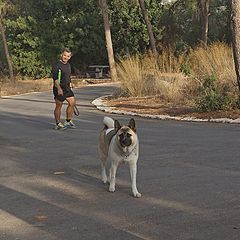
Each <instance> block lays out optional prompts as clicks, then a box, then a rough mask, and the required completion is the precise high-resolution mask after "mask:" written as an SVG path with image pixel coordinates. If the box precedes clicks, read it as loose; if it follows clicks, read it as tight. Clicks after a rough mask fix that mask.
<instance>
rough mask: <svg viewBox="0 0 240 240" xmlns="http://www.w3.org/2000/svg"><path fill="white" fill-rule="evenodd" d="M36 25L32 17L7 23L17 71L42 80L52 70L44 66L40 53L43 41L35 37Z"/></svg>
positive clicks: (9, 41)
mask: <svg viewBox="0 0 240 240" xmlns="http://www.w3.org/2000/svg"><path fill="white" fill-rule="evenodd" d="M36 25H37V22H36V21H35V19H34V18H32V17H30V16H28V17H18V18H17V19H16V20H8V21H7V22H6V26H7V29H8V31H9V32H10V33H9V35H8V44H9V47H10V49H11V54H12V61H13V66H14V69H15V71H16V72H18V73H19V74H21V75H27V76H30V77H34V78H40V77H45V76H46V75H47V74H49V72H50V69H49V68H47V67H46V66H44V65H43V61H42V58H41V54H40V53H41V52H40V51H39V50H40V44H41V41H40V39H39V37H37V36H34V28H35V27H36Z"/></svg>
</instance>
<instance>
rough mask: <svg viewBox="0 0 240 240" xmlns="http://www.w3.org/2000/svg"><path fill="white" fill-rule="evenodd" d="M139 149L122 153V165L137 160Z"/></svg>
mask: <svg viewBox="0 0 240 240" xmlns="http://www.w3.org/2000/svg"><path fill="white" fill-rule="evenodd" d="M137 156H138V154H137V149H133V150H132V151H131V152H128V151H126V152H122V153H121V158H120V159H119V160H120V162H121V163H128V162H130V161H132V160H136V159H137Z"/></svg>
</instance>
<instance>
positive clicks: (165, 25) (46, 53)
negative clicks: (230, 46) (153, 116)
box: [0, 0, 231, 77]
mask: <svg viewBox="0 0 240 240" xmlns="http://www.w3.org/2000/svg"><path fill="white" fill-rule="evenodd" d="M3 2H5V1H3ZM161 2H162V1H159V0H145V4H146V8H147V10H148V14H149V19H150V20H151V24H152V27H153V32H154V36H155V39H156V44H157V49H158V50H159V51H160V52H161V51H162V50H163V49H165V48H166V47H171V48H174V49H175V54H176V56H178V55H181V53H182V52H184V53H186V52H188V51H189V49H190V48H191V47H193V46H195V45H196V44H197V42H198V38H199V34H200V23H199V16H198V14H199V13H198V9H197V4H196V3H197V1H196V0H186V1H176V2H173V3H171V4H168V5H162V4H161ZM211 4H212V5H211V8H210V12H211V14H210V19H209V20H210V21H209V40H210V41H213V40H214V41H215V40H225V41H228V42H229V41H230V40H231V39H230V37H229V36H230V34H229V25H228V19H229V13H230V11H229V9H230V8H229V1H227V0H216V1H211ZM11 6H12V7H11V11H6V16H5V21H4V24H5V26H6V36H7V41H8V45H9V50H10V54H11V55H12V59H13V61H14V68H15V72H16V73H18V74H21V75H27V76H32V77H40V76H45V75H48V74H49V70H50V66H51V64H52V63H53V61H55V60H56V58H57V57H58V54H59V53H60V51H61V49H62V48H64V47H66V46H67V47H69V48H71V49H72V51H73V57H72V59H71V63H72V64H73V65H74V66H75V67H77V68H79V69H83V68H85V67H86V66H87V65H89V64H107V62H108V59H107V52H106V44H105V36H104V29H103V20H102V15H101V11H100V8H99V6H98V1H95V0H14V4H12V5H11ZM108 6H109V17H110V21H111V32H112V40H113V48H114V52H115V55H116V56H119V57H122V56H126V55H131V54H139V53H140V54H141V53H144V52H146V51H147V50H148V49H149V48H150V46H149V39H148V34H147V28H146V25H145V22H144V18H143V16H142V12H141V9H140V7H139V3H138V1H137V0H134V1H133V0H126V1H119V0H112V1H108ZM6 19H7V21H6ZM0 45H1V41H0ZM0 51H1V52H0V56H4V54H3V48H2V47H1V46H0ZM2 59H3V60H2ZM4 61H5V62H4ZM5 64H6V60H5V58H1V66H4V65H5ZM1 68H4V67H1ZM189 70H190V69H189V68H188V66H182V71H183V72H184V73H185V74H189Z"/></svg>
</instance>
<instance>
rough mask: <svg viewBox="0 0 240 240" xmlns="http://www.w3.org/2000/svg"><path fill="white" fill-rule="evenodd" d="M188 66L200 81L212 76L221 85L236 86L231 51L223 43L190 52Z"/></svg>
mask: <svg viewBox="0 0 240 240" xmlns="http://www.w3.org/2000/svg"><path fill="white" fill-rule="evenodd" d="M189 64H190V67H191V70H192V74H193V75H194V77H196V78H198V79H199V80H200V81H201V80H202V79H205V78H207V77H209V76H211V75H214V76H215V77H216V79H217V81H218V82H219V83H221V84H226V83H227V84H231V85H235V84H236V83H235V79H236V73H235V67H234V60H233V51H232V48H231V47H229V46H228V45H227V44H225V43H220V42H217V43H213V44H211V45H209V46H206V47H198V48H196V49H194V50H192V52H191V53H190V55H189Z"/></svg>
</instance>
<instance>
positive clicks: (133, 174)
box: [129, 162, 142, 198]
mask: <svg viewBox="0 0 240 240" xmlns="http://www.w3.org/2000/svg"><path fill="white" fill-rule="evenodd" d="M129 168H130V175H131V180H132V193H133V196H134V197H137V198H139V197H141V196H142V195H141V193H139V192H138V190H137V183H136V182H137V180H136V179H137V164H136V163H132V162H130V163H129Z"/></svg>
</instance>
